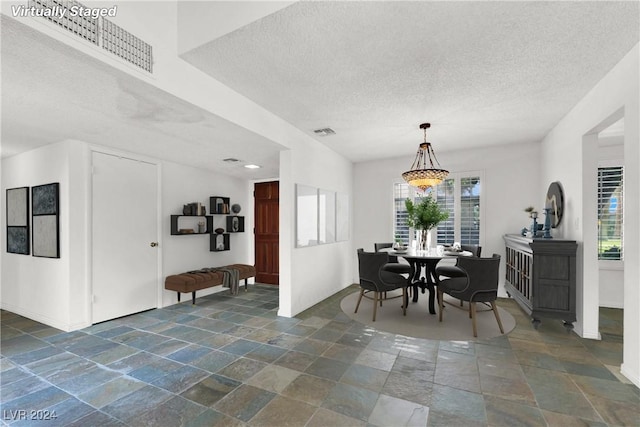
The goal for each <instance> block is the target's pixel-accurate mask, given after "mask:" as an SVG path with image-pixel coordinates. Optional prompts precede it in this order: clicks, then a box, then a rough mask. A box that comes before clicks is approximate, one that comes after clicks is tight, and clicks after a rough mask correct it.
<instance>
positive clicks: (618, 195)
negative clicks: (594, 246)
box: [598, 166, 624, 260]
mask: <svg viewBox="0 0 640 427" xmlns="http://www.w3.org/2000/svg"><path fill="white" fill-rule="evenodd" d="M623 174H624V171H623V168H622V166H613V167H601V168H598V259H603V260H622V259H623V239H622V237H623V236H622V225H623Z"/></svg>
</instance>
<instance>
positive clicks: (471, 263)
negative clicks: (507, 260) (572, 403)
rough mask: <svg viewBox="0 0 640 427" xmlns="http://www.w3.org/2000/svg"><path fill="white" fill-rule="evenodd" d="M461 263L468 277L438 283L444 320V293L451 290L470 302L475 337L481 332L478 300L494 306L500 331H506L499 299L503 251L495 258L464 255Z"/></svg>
mask: <svg viewBox="0 0 640 427" xmlns="http://www.w3.org/2000/svg"><path fill="white" fill-rule="evenodd" d="M458 267H459V268H460V269H462V270H463V271H464V273H465V275H464V277H451V278H447V279H444V280H442V281H440V283H438V303H439V305H440V312H439V314H438V319H439V320H440V322H442V312H443V311H444V294H448V295H451V296H452V297H454V298H457V299H459V300H461V301H468V302H469V317H471V325H472V327H473V336H474V337H477V336H478V331H477V326H476V316H477V310H476V303H483V304H484V305H486V306H487V307H490V309H491V311H493V314H494V315H495V317H496V321H497V322H498V327H499V328H500V332H501V333H503V334H504V329H503V328H502V321H501V320H500V314H499V313H498V308H497V306H496V303H495V301H496V299H497V298H498V277H499V272H498V271H499V269H500V255H498V254H493V256H492V257H491V258H479V257H460V258H459V259H458ZM485 311H488V310H485Z"/></svg>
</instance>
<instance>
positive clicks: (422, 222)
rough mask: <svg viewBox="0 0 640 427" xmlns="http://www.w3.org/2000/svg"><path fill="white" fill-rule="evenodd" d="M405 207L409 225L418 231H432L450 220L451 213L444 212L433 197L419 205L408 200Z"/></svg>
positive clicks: (427, 198) (425, 199) (426, 198)
mask: <svg viewBox="0 0 640 427" xmlns="http://www.w3.org/2000/svg"><path fill="white" fill-rule="evenodd" d="M404 205H405V207H406V208H407V225H408V226H409V227H413V228H414V229H416V230H431V229H432V228H433V227H435V226H436V225H438V224H439V223H440V222H441V221H444V220H445V219H447V218H449V213H448V212H446V211H444V210H442V209H441V208H440V205H438V202H436V201H435V200H434V199H433V198H432V197H431V195H428V196H427V197H423V198H422V200H421V201H420V202H419V203H413V201H412V200H411V199H407V200H405V201H404Z"/></svg>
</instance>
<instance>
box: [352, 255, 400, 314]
mask: <svg viewBox="0 0 640 427" xmlns="http://www.w3.org/2000/svg"><path fill="white" fill-rule="evenodd" d="M388 261H389V254H387V253H386V252H364V251H361V250H358V271H359V276H360V296H359V297H358V303H357V304H356V309H355V311H354V313H357V312H358V308H359V307H360V302H361V301H362V297H365V298H369V299H371V300H373V321H374V322H375V321H376V312H377V309H378V304H380V306H382V301H383V300H390V299H393V298H400V297H402V314H403V315H405V316H406V315H407V307H406V306H405V305H404V304H405V303H404V302H405V300H406V298H405V296H406V292H407V279H406V278H405V277H404V276H401V275H400V274H397V273H393V272H390V271H386V270H384V269H383V268H382V267H383V266H384V265H385V264H387V263H388ZM396 289H402V295H398V296H395V297H393V298H387V299H385V298H383V295H384V293H386V292H390V291H394V290H396ZM371 293H373V296H370V295H369V294H371Z"/></svg>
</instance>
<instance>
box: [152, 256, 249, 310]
mask: <svg viewBox="0 0 640 427" xmlns="http://www.w3.org/2000/svg"><path fill="white" fill-rule="evenodd" d="M225 268H233V269H235V270H238V276H239V277H238V278H239V280H244V290H245V292H246V291H247V280H248V279H249V278H250V277H255V275H256V268H255V267H254V266H253V265H247V264H231V265H226V266H223V267H211V268H203V269H202V270H197V271H190V272H187V273H182V274H174V275H171V276H167V278H166V279H165V281H164V288H165V289H167V290H170V291H176V292H177V293H178V301H180V294H181V293H189V292H191V300H192V303H193V304H195V303H196V291H199V290H202V289H207V288H212V287H214V286H219V285H222V283H223V281H224V272H222V271H220V270H221V269H225Z"/></svg>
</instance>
